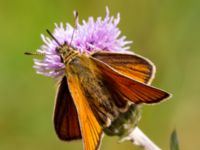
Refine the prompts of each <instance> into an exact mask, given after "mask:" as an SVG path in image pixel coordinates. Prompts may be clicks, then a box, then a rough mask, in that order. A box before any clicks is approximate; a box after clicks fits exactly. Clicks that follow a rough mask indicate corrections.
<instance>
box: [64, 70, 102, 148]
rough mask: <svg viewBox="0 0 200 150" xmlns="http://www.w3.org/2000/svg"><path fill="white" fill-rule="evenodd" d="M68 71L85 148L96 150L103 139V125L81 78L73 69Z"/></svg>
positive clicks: (69, 83)
mask: <svg viewBox="0 0 200 150" xmlns="http://www.w3.org/2000/svg"><path fill="white" fill-rule="evenodd" d="M67 72H68V85H69V89H70V92H71V94H72V97H73V100H74V103H75V105H76V108H77V110H78V117H79V123H80V127H81V132H82V138H83V143H84V149H85V150H96V149H98V147H99V145H100V142H101V139H102V135H103V133H102V127H101V125H100V124H99V122H98V121H97V119H96V117H95V116H94V113H93V112H92V109H91V107H90V105H89V103H88V100H87V97H86V96H85V94H84V92H83V89H82V86H81V82H80V80H79V78H78V77H77V75H76V74H74V73H73V72H72V70H70V69H68V70H67Z"/></svg>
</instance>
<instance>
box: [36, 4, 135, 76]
mask: <svg viewBox="0 0 200 150" xmlns="http://www.w3.org/2000/svg"><path fill="white" fill-rule="evenodd" d="M119 21H120V15H119V13H118V14H117V17H116V18H115V17H113V16H110V14H109V9H108V8H106V16H105V18H104V19H102V18H101V17H98V18H97V19H96V21H95V20H94V18H93V17H89V19H88V21H85V20H83V21H82V24H79V23H78V24H77V29H76V30H75V31H74V28H73V27H72V26H71V25H70V24H69V23H66V26H65V25H63V23H60V25H58V24H55V29H54V32H53V35H54V36H55V38H56V39H57V40H58V41H59V43H61V44H64V43H65V42H66V43H68V44H69V43H70V42H71V46H72V47H74V48H75V49H77V50H78V51H80V52H85V53H88V54H90V53H91V52H95V51H100V50H101V51H111V52H126V53H127V52H128V51H127V50H128V49H129V47H128V46H127V44H130V43H131V41H125V39H126V37H125V36H121V37H120V34H121V31H120V30H119V28H118V27H117V25H118V24H119ZM73 31H74V37H73V40H72V41H71V38H72V34H73ZM41 37H42V40H43V41H44V45H42V46H41V48H40V49H39V50H37V51H38V52H41V53H44V54H45V57H44V59H43V60H38V59H34V63H35V65H34V68H35V69H36V72H37V73H38V74H42V75H45V76H50V77H52V78H58V77H60V76H63V75H64V68H65V65H64V64H63V63H62V62H61V59H60V56H59V55H58V54H57V52H56V48H57V47H58V44H57V43H56V42H55V41H54V40H52V39H50V38H49V37H45V36H44V35H41Z"/></svg>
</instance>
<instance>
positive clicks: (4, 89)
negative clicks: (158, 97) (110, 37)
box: [0, 0, 200, 150]
mask: <svg viewBox="0 0 200 150" xmlns="http://www.w3.org/2000/svg"><path fill="white" fill-rule="evenodd" d="M106 5H107V6H109V8H110V11H111V14H112V15H116V13H117V12H120V13H121V22H120V24H119V27H120V29H121V30H122V34H123V35H126V36H127V38H128V40H133V41H134V43H133V44H132V46H131V49H132V50H134V52H135V53H138V54H141V55H143V56H145V57H148V58H149V59H151V60H152V61H153V62H154V63H155V64H156V66H157V74H156V78H155V80H154V82H153V85H155V86H157V87H160V88H163V89H165V90H167V91H169V92H171V93H173V98H171V99H170V100H169V101H166V102H164V103H161V104H160V105H154V106H147V105H146V106H144V109H143V117H142V120H141V122H140V124H139V127H140V128H141V129H142V130H143V131H144V132H145V133H146V134H147V135H148V136H149V137H150V138H151V139H152V140H153V141H155V143H157V144H158V145H159V146H160V147H162V148H163V149H169V137H170V133H171V131H172V130H173V129H174V128H176V129H177V132H178V136H179V140H180V147H181V149H183V150H187V149H190V150H195V149H200V142H199V139H200V125H199V124H200V109H199V105H200V86H199V85H198V84H199V83H200V30H199V28H200V1H198V0H162V1H159V0H143V1H138V0H126V1H123V0H109V1H108V0H107V1H106V0H101V1H95V0H93V1H92V0H85V1H78V0H73V1H70V0H56V1H53V0H52V1H49V0H42V1H39V0H28V1H25V0H17V1H15V0H0V50H1V54H0V71H1V72H0V86H1V87H0V150H13V149H20V150H35V149H37V150H44V149H48V150H54V149H58V150H67V149H82V144H81V142H80V141H75V142H71V143H65V142H61V141H59V140H58V139H57V137H56V135H55V132H54V129H53V123H52V113H53V105H54V97H55V90H56V86H55V82H54V81H53V80H52V79H51V78H47V77H44V76H41V75H37V74H36V73H35V70H34V69H33V68H32V65H33V61H32V58H31V57H27V56H24V55H23V53H24V51H27V50H29V51H35V50H36V49H37V48H39V47H40V45H41V44H42V40H41V38H40V34H41V33H45V30H46V29H47V28H48V29H50V30H53V28H54V23H55V22H57V23H59V22H61V21H62V22H70V23H73V16H72V11H73V10H74V9H76V10H78V11H79V15H80V20H81V19H87V18H88V16H94V17H97V16H105V6H106ZM110 149H115V150H121V149H127V150H129V149H130V150H132V149H139V148H137V147H135V146H133V145H132V144H131V143H129V142H125V143H122V144H119V143H117V137H107V136H106V137H105V138H104V139H103V143H102V150H110Z"/></svg>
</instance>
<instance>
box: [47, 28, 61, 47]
mask: <svg viewBox="0 0 200 150" xmlns="http://www.w3.org/2000/svg"><path fill="white" fill-rule="evenodd" d="M46 31H47V33H48V34H49V35H50V37H52V39H53V40H54V41H55V42H56V43H57V44H58V45H59V46H62V45H61V44H60V42H58V40H57V39H56V38H55V36H53V34H52V33H51V32H50V31H49V30H48V29H47V30H46Z"/></svg>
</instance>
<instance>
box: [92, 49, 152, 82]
mask: <svg viewBox="0 0 200 150" xmlns="http://www.w3.org/2000/svg"><path fill="white" fill-rule="evenodd" d="M92 57H94V58H96V59H98V60H101V61H102V62H104V63H106V64H107V65H109V66H110V67H112V68H113V69H115V70H117V71H118V72H119V73H121V74H123V75H126V76H128V77H130V78H133V79H135V80H137V81H139V82H142V83H148V82H149V80H151V79H152V78H153V77H154V73H155V67H154V65H153V63H152V62H150V61H149V60H147V59H145V58H143V57H141V56H138V55H135V54H122V53H111V52H97V53H94V54H93V55H92Z"/></svg>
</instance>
